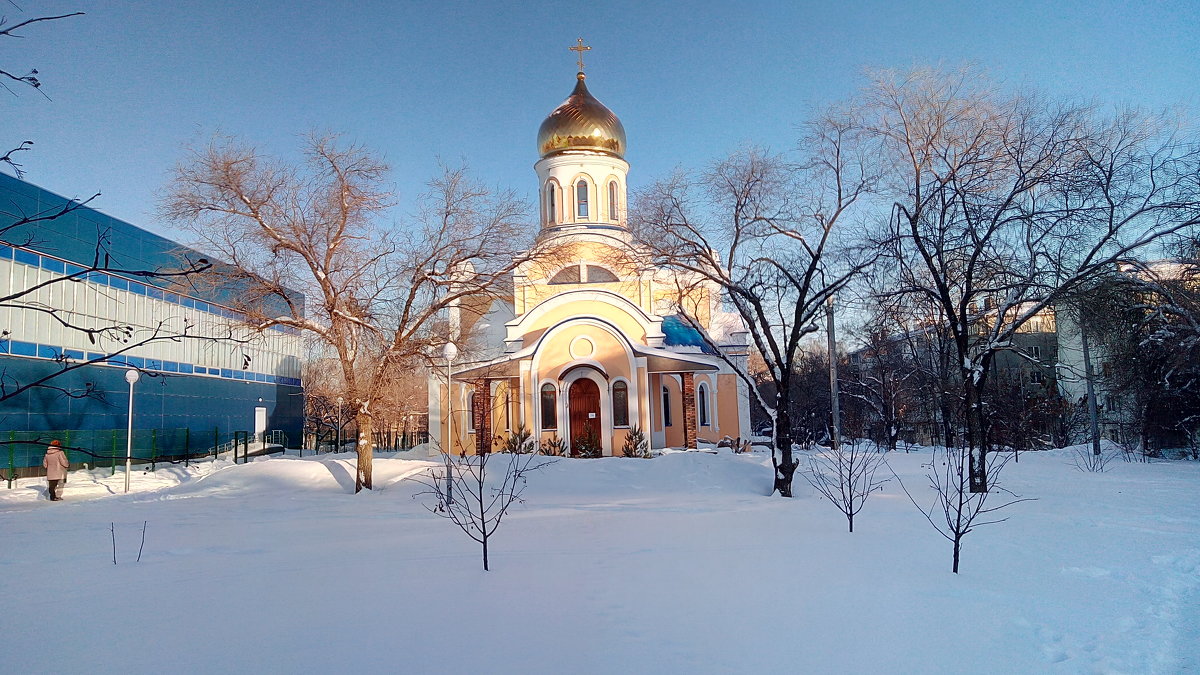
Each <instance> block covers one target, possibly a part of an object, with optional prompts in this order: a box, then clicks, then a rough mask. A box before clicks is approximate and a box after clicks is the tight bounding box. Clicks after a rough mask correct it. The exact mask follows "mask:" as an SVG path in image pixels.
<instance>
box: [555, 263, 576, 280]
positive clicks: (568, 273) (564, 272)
mask: <svg viewBox="0 0 1200 675" xmlns="http://www.w3.org/2000/svg"><path fill="white" fill-rule="evenodd" d="M549 283H551V284H555V285H557V284H577V283H579V265H576V264H571V265H567V266H566V267H564V268H562V269H561V270H559V271H558V274H555V275H554V276H552V277H550V282H549Z"/></svg>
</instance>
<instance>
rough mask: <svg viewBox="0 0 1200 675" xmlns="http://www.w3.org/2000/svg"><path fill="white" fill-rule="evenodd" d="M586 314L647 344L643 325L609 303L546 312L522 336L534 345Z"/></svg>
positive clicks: (594, 303) (635, 340) (575, 305)
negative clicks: (562, 324)
mask: <svg viewBox="0 0 1200 675" xmlns="http://www.w3.org/2000/svg"><path fill="white" fill-rule="evenodd" d="M584 312H586V313H587V314H588V315H590V316H595V317H596V318H599V319H604V320H606V321H608V322H609V323H611V324H613V325H614V326H616V327H617V329H618V330H620V331H621V332H622V333H624V334H625V335H627V336H629V339H630V340H631V341H633V342H641V343H645V341H646V331H645V330H643V329H642V326H641V324H639V323H638V322H637V321H636V320H635V319H634V318H633V317H632V316H629V313H628V312H625V311H624V310H622V309H620V308H618V307H613V306H612V305H609V304H607V303H603V302H589V303H587V304H586V309H584V308H583V307H580V306H579V305H578V304H575V303H570V304H565V305H563V306H562V307H555V308H554V309H551V310H550V311H548V312H546V314H544V315H543V316H541V317H540V318H539V319H538V321H537V323H536V324H535V326H534V327H533V328H532V329H531V330H529V331H527V332H526V333H525V334H524V335H523V336H522V338H523V340H524V343H525V344H526V345H532V344H534V343H535V342H537V341H538V340H539V339H540V338H541V337H542V335H543V334H545V332H546V330H548V329H549V328H552V327H553V326H555V325H557V324H559V323H562V322H563V321H566V320H567V319H573V318H576V317H578V316H579V315H580V314H582V313H584ZM592 330H597V331H598V330H599V329H597V328H593V329H592Z"/></svg>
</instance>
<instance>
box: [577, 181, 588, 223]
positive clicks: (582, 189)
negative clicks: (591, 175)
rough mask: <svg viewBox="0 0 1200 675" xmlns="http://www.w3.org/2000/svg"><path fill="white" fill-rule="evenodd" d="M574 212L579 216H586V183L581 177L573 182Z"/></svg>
mask: <svg viewBox="0 0 1200 675" xmlns="http://www.w3.org/2000/svg"><path fill="white" fill-rule="evenodd" d="M575 213H576V214H577V215H578V217H579V218H587V217H588V184H587V181H586V180H584V179H582V178H580V179H579V182H577V183H575Z"/></svg>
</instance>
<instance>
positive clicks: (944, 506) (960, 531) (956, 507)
mask: <svg viewBox="0 0 1200 675" xmlns="http://www.w3.org/2000/svg"><path fill="white" fill-rule="evenodd" d="M968 457H969V456H968V455H967V454H966V453H963V452H959V451H958V450H956V449H955V448H941V449H935V450H934V452H933V457H932V458H931V459H930V461H929V463H928V464H926V465H925V469H926V473H925V476H926V478H928V479H929V487H930V488H932V489H933V493H934V497H933V501H932V502H931V503H930V504H929V506H927V507H923V506H921V505H920V504H919V503H917V499H916V498H915V497H914V496H913V494H912V492H910V491H909V489H908V487H907V486H905V485H904V481H902V480H900V476H898V475H896V473H895V472H894V471H893V473H892V475H893V476H894V477H895V478H896V481H897V482H899V483H900V486H901V488H903V490H904V494H906V495H908V498H909V500H910V501H912V503H913V506H916V507H917V509H918V510H920V512H921V515H923V516H925V520H927V521H928V522H929V524H930V525H932V526H933V529H935V530H937V532H938V534H940V535H942V536H943V537H945V538H946V540H947V541H949V542H950V543H951V544H952V545H953V547H954V557H953V566H952V567H951V571H953V572H954V573H955V574H958V567H959V560H960V558H961V553H962V542H963V538H964V537H966V536H967V535H968V534H970V533H971V532H972V531H973V530H974V529H975V528H977V527H981V526H983V525H994V524H996V523H1002V522H1004V521H1005V520H1008V518H1007V517H1005V518H1001V517H998V516H997V515H995V514H996V512H997V511H1000V510H1002V509H1005V508H1008V507H1009V506H1012V505H1013V504H1018V503H1020V502H1027V501H1033V500H1032V499H1031V498H1028V497H1020V496H1018V495H1015V494H1013V493H1012V492H1009V491H1008V490H1006V489H1004V488H1003V487H1001V486H1000V485H999V484H998V483H997V482H996V481H993V484H992V489H991V491H990V492H971V490H970V477H969V475H968V468H967V462H968ZM1010 459H1012V455H1002V456H1000V457H999V458H998V459H997V460H996V475H997V476H998V475H999V474H1000V470H1001V469H1003V468H1004V465H1005V464H1007V463H1008V461H1009V460H1010ZM989 499H990V501H992V502H993V503H992V505H991V506H989V505H988V501H989ZM996 500H1003V501H1002V503H1000V504H995V501H996Z"/></svg>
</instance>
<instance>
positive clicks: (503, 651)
mask: <svg viewBox="0 0 1200 675" xmlns="http://www.w3.org/2000/svg"><path fill="white" fill-rule="evenodd" d="M404 454H405V453H400V454H398V455H397V456H396V457H394V458H381V459H379V460H378V461H377V462H376V464H375V469H374V473H375V477H376V484H377V486H378V489H376V490H375V491H372V492H370V493H364V494H359V495H354V494H352V490H353V475H354V465H353V458H352V456H349V455H338V456H333V457H330V456H321V457H318V458H304V459H296V458H278V457H276V458H271V459H261V460H257V461H254V462H251V463H249V464H245V465H236V466H235V465H231V464H228V463H217V464H215V465H213V464H204V465H199V466H192V467H189V468H186V469H185V468H183V467H177V466H176V467H170V468H166V469H160V470H159V471H158V472H156V473H155V474H149V473H140V472H138V473H135V475H134V476H133V477H132V478H133V486H134V491H133V493H131V494H130V495H128V496H126V495H124V494H122V493H121V490H122V489H123V478H124V477H123V475H121V474H120V473H118V474H117V475H116V476H106V475H104V472H94V473H89V474H81V473H78V472H77V473H76V474H73V475H72V477H71V480H70V482H69V483H68V485H67V490H66V500H67V501H65V502H61V503H59V502H55V503H50V502H47V501H45V500H44V498H43V499H42V500H38V496H39V495H40V494H41V488H39V487H38V481H33V480H30V481H22V482H21V483H20V484H19V485H18V487H17V489H14V490H0V533H2V534H3V541H4V547H3V549H0V551H2V552H0V574H2V575H3V576H2V578H3V581H4V588H5V590H6V591H7V592H6V594H5V597H6V598H8V599H9V602H7V603H6V608H5V611H4V612H2V613H0V646H2V647H3V653H4V670H5V671H6V672H42V671H45V670H47V669H48V668H53V669H54V670H56V671H62V672H80V673H82V672H87V673H122V674H129V673H159V672H164V671H184V672H262V671H266V672H380V673H385V672H386V673H392V672H412V673H419V672H446V673H455V672H495V673H561V672H580V673H610V672H622V673H626V672H628V673H643V672H645V673H710V672H717V673H797V672H805V673H823V672H830V673H858V672H864V673H865V672H921V673H964V672H969V673H1078V672H1126V673H1176V672H1187V669H1188V668H1191V669H1193V670H1195V669H1196V668H1197V667H1198V666H1200V654H1198V651H1200V647H1198V646H1197V640H1196V637H1197V633H1196V629H1195V626H1196V625H1200V608H1198V606H1200V603H1197V599H1198V598H1200V508H1198V507H1200V490H1197V485H1198V483H1200V464H1198V463H1189V462H1176V463H1151V464H1124V463H1119V462H1118V463H1114V464H1111V465H1110V470H1109V471H1108V472H1106V473H1102V474H1089V473H1083V472H1079V471H1077V470H1076V469H1075V468H1074V466H1073V463H1072V461H1071V459H1070V456H1069V455H1070V453H1069V451H1057V452H1052V453H1029V454H1023V455H1022V456H1021V458H1020V462H1019V463H1017V464H1009V466H1008V468H1006V469H1005V472H1004V474H1003V476H1002V479H1003V483H1004V484H1005V485H1006V486H1007V487H1008V488H1010V489H1012V490H1014V491H1015V492H1016V493H1018V494H1020V495H1022V496H1026V497H1036V498H1037V501H1033V502H1028V503H1024V504H1020V505H1018V506H1016V507H1014V508H1013V509H1012V511H1011V513H1009V514H1008V515H1010V516H1011V520H1010V521H1009V522H1007V523H1003V524H1000V525H994V526H990V527H985V528H980V529H979V530H978V531H976V532H973V533H971V534H970V535H968V537H967V540H966V543H965V548H964V554H963V574H961V575H957V576H955V575H952V574H950V572H949V566H950V549H949V545H948V544H947V543H946V542H945V541H944V540H942V539H940V538H939V537H938V535H936V534H935V533H934V532H933V530H932V529H931V528H930V527H929V525H928V523H925V522H924V521H923V520H922V518H921V516H920V514H918V513H917V512H916V510H915V509H914V508H913V507H912V505H911V504H910V503H909V501H908V498H907V497H905V496H904V495H903V493H901V492H900V491H899V486H898V485H897V484H896V482H895V481H892V482H891V483H889V484H888V485H887V486H885V489H884V491H883V492H882V493H879V494H877V495H875V496H873V497H872V498H871V501H870V502H868V504H867V506H866V508H865V509H864V510H863V512H862V513H860V514H859V517H858V518H857V519H856V521H855V533H854V534H853V535H851V534H847V533H846V532H845V521H844V519H843V518H842V517H841V515H840V514H839V513H837V512H836V511H835V510H834V509H833V507H832V506H830V505H829V504H826V503H824V502H822V501H821V500H820V499H819V498H817V497H816V496H814V495H812V494H811V493H810V492H803V493H801V496H800V497H799V498H797V499H792V500H784V499H780V498H773V497H767V496H765V495H766V492H767V490H769V489H770V460H769V457H768V456H767V455H765V454H763V453H757V454H751V455H733V454H729V453H721V454H715V455H714V454H708V453H674V454H670V455H666V456H664V457H660V458H657V459H653V460H634V459H624V458H606V459H600V460H569V459H563V460H559V461H556V462H553V463H547V464H546V465H545V466H544V467H543V468H542V469H541V470H540V471H537V472H535V473H534V474H532V475H531V477H530V483H529V488H528V490H527V492H526V503H525V504H523V505H519V506H518V507H516V508H514V510H513V511H512V512H511V513H510V515H509V517H508V518H507V519H506V520H505V522H504V523H503V524H502V526H501V529H500V531H499V532H498V533H497V535H496V538H495V539H494V540H493V542H492V552H491V553H492V556H491V557H492V560H491V563H492V569H493V571H492V572H489V573H484V572H483V571H482V569H481V563H480V552H479V550H478V547H477V545H476V544H474V543H473V542H471V541H470V540H468V539H467V538H466V537H465V536H463V535H462V534H461V533H460V532H458V531H457V530H455V529H454V528H453V526H452V525H450V524H448V523H447V522H445V521H443V520H441V519H439V518H437V517H436V516H435V515H434V514H432V513H430V512H429V511H428V510H427V509H426V508H425V506H426V505H428V498H427V497H424V496H421V495H420V494H419V493H420V492H421V491H422V488H421V487H420V486H419V485H418V484H416V483H414V482H413V481H410V480H405V478H407V477H412V476H414V475H416V474H418V473H420V472H423V471H428V470H429V469H430V468H431V467H435V466H436V463H433V462H429V461H423V460H414V459H408V458H402V457H403V456H404ZM497 459H503V458H502V457H500V458H497ZM889 459H890V461H891V463H892V466H893V467H894V468H895V469H896V471H897V473H898V474H899V475H900V476H901V477H902V478H904V480H905V483H906V484H907V485H908V486H909V487H910V489H913V490H914V491H915V492H916V494H915V495H914V496H916V497H917V498H918V500H921V499H924V498H926V497H928V495H927V494H926V493H924V492H923V489H924V482H923V480H922V472H923V469H922V464H923V463H925V462H928V461H929V459H930V454H929V453H928V452H927V451H920V452H914V453H912V454H904V453H903V452H901V453H892V454H891V455H890V456H889ZM796 485H797V487H800V486H801V485H803V483H802V481H800V480H799V479H797V482H796ZM143 524H145V526H146V536H145V542H144V550H143V555H142V560H141V562H140V563H135V562H134V559H135V558H136V555H137V551H138V548H139V546H140V545H141V531H142V527H143ZM110 527H112V531H110ZM114 535H115V539H116V553H117V557H118V564H116V565H114V564H113V562H112V555H113V538H114ZM56 580H57V581H56ZM47 643H50V644H52V645H53V648H52V649H51V650H50V652H52V654H50V653H48V651H47Z"/></svg>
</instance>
